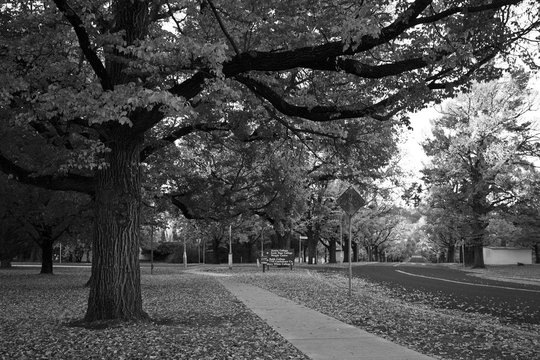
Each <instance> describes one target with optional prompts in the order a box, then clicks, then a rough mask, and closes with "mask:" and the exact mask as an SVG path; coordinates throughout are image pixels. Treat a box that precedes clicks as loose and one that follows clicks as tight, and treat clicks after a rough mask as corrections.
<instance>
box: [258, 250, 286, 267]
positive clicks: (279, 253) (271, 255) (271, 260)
mask: <svg viewBox="0 0 540 360" xmlns="http://www.w3.org/2000/svg"><path fill="white" fill-rule="evenodd" d="M261 264H262V265H263V272H264V270H265V267H266V266H269V265H273V266H290V267H291V269H292V267H293V265H294V251H293V250H289V249H271V250H266V251H265V252H264V254H263V256H262V258H261Z"/></svg>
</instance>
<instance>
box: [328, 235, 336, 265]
mask: <svg viewBox="0 0 540 360" xmlns="http://www.w3.org/2000/svg"><path fill="white" fill-rule="evenodd" d="M328 243H329V246H328V262H329V263H330V264H335V263H337V259H336V240H335V239H330V240H329V241H328Z"/></svg>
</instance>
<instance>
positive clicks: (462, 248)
mask: <svg viewBox="0 0 540 360" xmlns="http://www.w3.org/2000/svg"><path fill="white" fill-rule="evenodd" d="M461 256H462V259H461V261H462V262H463V267H465V242H463V244H461Z"/></svg>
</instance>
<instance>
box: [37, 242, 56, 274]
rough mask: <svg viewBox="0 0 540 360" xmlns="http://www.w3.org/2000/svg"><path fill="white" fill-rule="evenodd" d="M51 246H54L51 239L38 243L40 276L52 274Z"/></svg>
mask: <svg viewBox="0 0 540 360" xmlns="http://www.w3.org/2000/svg"><path fill="white" fill-rule="evenodd" d="M53 244H54V241H53V240H52V239H51V238H42V239H41V242H40V247H41V272H40V274H52V273H53Z"/></svg>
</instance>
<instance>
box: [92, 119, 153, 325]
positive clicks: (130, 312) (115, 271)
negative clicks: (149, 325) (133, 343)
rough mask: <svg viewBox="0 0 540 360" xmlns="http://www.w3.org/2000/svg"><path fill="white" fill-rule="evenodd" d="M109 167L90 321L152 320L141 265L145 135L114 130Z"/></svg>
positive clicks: (102, 190)
mask: <svg viewBox="0 0 540 360" xmlns="http://www.w3.org/2000/svg"><path fill="white" fill-rule="evenodd" d="M110 140H111V141H110V142H109V144H108V145H109V147H110V148H111V151H110V152H109V153H108V154H107V156H106V157H107V160H108V166H107V167H106V168H104V169H101V170H99V171H98V172H97V175H96V185H95V226H94V239H93V248H92V255H93V256H92V275H91V278H92V281H91V283H90V296H89V300H88V309H87V312H86V316H85V320H86V321H89V322H90V321H96V320H108V319H122V320H137V319H143V318H146V317H147V315H146V313H145V312H144V311H143V309H142V297H141V280H140V277H141V276H140V267H139V224H140V207H141V174H140V167H139V166H140V165H139V153H140V148H141V144H142V136H141V137H138V136H137V137H134V136H131V137H130V133H129V128H127V127H125V126H118V125H116V126H114V128H113V129H112V131H111V132H110Z"/></svg>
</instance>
